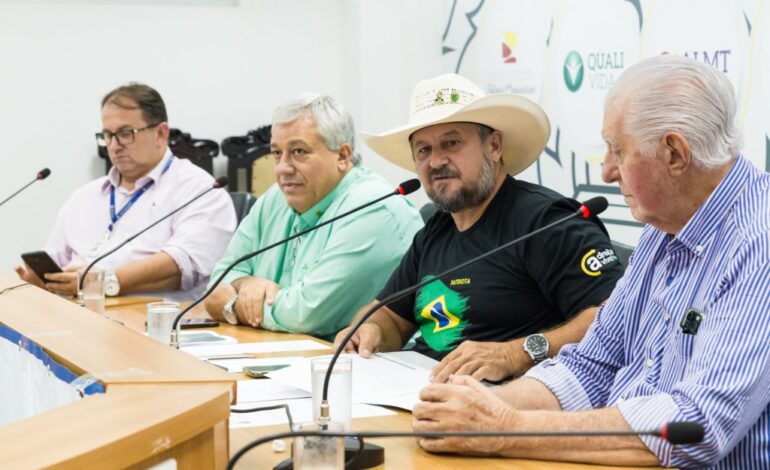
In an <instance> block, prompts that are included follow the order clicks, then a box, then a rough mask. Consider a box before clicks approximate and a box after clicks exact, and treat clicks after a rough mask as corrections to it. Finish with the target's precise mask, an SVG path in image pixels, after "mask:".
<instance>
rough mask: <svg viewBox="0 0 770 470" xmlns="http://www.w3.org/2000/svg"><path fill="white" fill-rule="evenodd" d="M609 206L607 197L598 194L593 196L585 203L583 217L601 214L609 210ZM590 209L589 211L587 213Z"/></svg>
mask: <svg viewBox="0 0 770 470" xmlns="http://www.w3.org/2000/svg"><path fill="white" fill-rule="evenodd" d="M607 206H609V203H608V202H607V198H606V197H602V196H596V197H592V198H591V199H589V200H587V201H585V202H584V203H583V208H585V210H583V217H585V218H588V217H591V216H594V215H598V214H601V213H602V212H604V211H605V210H607ZM586 211H588V213H586Z"/></svg>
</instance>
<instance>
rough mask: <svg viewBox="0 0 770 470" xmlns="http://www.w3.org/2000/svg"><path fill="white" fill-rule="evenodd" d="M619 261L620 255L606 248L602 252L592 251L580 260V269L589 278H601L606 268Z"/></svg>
mask: <svg viewBox="0 0 770 470" xmlns="http://www.w3.org/2000/svg"><path fill="white" fill-rule="evenodd" d="M617 261H618V255H616V254H615V252H614V251H612V248H605V249H604V250H602V251H596V250H594V249H591V250H588V252H587V253H586V254H584V255H583V259H581V260H580V269H582V270H583V272H584V273H586V274H587V275H589V276H600V275H601V274H602V270H603V269H604V267H605V266H608V265H610V264H612V263H614V262H617Z"/></svg>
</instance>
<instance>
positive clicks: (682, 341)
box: [673, 327, 696, 360]
mask: <svg viewBox="0 0 770 470" xmlns="http://www.w3.org/2000/svg"><path fill="white" fill-rule="evenodd" d="M695 336H696V335H691V334H686V333H683V332H682V330H681V328H679V327H677V329H676V333H675V334H674V339H673V341H674V347H673V350H674V353H675V354H676V355H677V357H679V358H681V359H685V360H689V359H690V357H692V349H693V346H694V344H695Z"/></svg>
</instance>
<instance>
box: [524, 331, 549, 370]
mask: <svg viewBox="0 0 770 470" xmlns="http://www.w3.org/2000/svg"><path fill="white" fill-rule="evenodd" d="M548 346H549V345H548V338H546V337H545V336H544V335H541V334H540V333H535V334H534V335H529V336H527V338H526V339H525V340H524V352H526V353H527V354H529V357H531V358H532V363H533V364H537V363H538V362H540V361H542V360H543V359H545V358H547V357H548Z"/></svg>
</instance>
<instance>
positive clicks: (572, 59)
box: [564, 51, 624, 93]
mask: <svg viewBox="0 0 770 470" xmlns="http://www.w3.org/2000/svg"><path fill="white" fill-rule="evenodd" d="M623 54H624V53H623V51H606V52H590V53H588V54H587V55H586V56H585V57H586V59H585V60H583V56H581V55H580V53H579V52H577V51H571V52H570V53H569V54H567V58H566V59H565V60H564V84H565V85H567V89H568V90H569V91H571V92H573V93H574V92H576V91H578V90H579V89H580V87H581V85H582V84H583V80H584V78H586V77H587V78H588V85H589V86H590V87H591V89H592V90H607V89H609V88H610V87H611V86H612V84H613V83H615V78H616V77H617V76H618V75H620V72H622V71H623V67H624V56H623ZM586 69H587V70H586Z"/></svg>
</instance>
